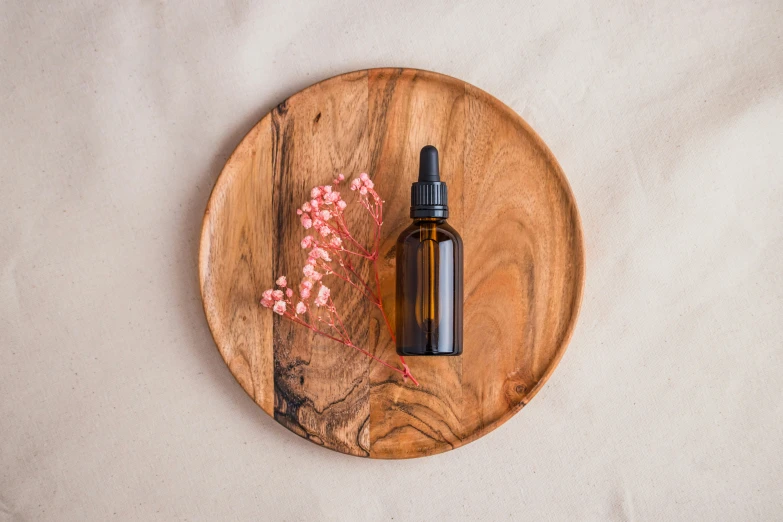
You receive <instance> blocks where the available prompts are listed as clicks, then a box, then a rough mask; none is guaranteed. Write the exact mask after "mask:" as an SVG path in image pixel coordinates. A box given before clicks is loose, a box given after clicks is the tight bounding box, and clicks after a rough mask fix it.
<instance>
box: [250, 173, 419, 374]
mask: <svg viewBox="0 0 783 522" xmlns="http://www.w3.org/2000/svg"><path fill="white" fill-rule="evenodd" d="M344 180H345V176H344V175H342V174H340V175H339V176H337V177H336V178H335V179H334V180H333V181H332V184H331V185H320V186H317V187H313V189H312V190H311V191H310V200H309V201H306V202H305V203H304V204H302V206H301V207H300V208H299V209H297V211H296V213H297V215H298V216H299V220H300V222H301V223H302V226H303V227H304V228H305V229H306V230H311V229H312V230H313V234H312V235H307V236H305V237H304V238H303V239H302V241H301V243H300V246H301V247H302V248H303V249H305V250H307V251H308V255H307V262H306V263H305V265H304V267H303V268H302V274H303V276H304V277H303V278H302V280H301V282H300V283H299V288H298V296H297V298H294V294H295V292H294V290H293V289H291V288H290V287H289V285H288V280H287V279H286V277H285V276H280V277H279V278H278V279H277V281H275V285H276V287H277V288H270V289H268V290H265V291H264V293H263V294H262V298H261V305H263V306H265V307H266V308H271V309H272V311H274V312H275V313H277V314H279V315H281V316H283V317H285V318H286V319H288V320H290V321H293V322H294V323H296V324H299V325H301V326H304V327H305V328H308V329H309V330H312V331H313V332H315V333H317V334H319V335H322V336H324V337H326V338H328V339H331V340H333V341H336V342H338V343H341V344H344V345H345V346H349V347H351V348H354V349H356V350H358V351H359V352H361V353H363V354H364V355H366V356H368V357H370V358H371V359H373V360H374V361H377V362H379V363H381V364H383V365H384V366H386V367H388V368H390V369H392V370H394V371H395V372H398V373H400V374H401V375H402V377H403V379H407V378H410V379H411V381H413V383H414V384H416V385H417V386H418V384H419V383H418V381H417V380H416V379H415V378H414V377H413V375H412V374H411V371H410V368H408V365H407V364H406V363H405V359H404V358H403V357H402V356H400V364H401V365H402V368H397V367H396V366H392V365H391V364H389V363H387V362H386V361H384V360H382V359H379V358H378V357H376V356H375V355H373V354H372V353H370V352H369V351H367V350H366V349H364V348H361V347H359V346H357V345H356V344H354V342H353V341H352V340H351V336H350V332H348V330H347V329H346V327H345V323H344V321H343V319H342V317H341V315H340V313H339V311H338V310H337V307H336V306H335V304H334V300H333V299H332V291H331V289H330V288H329V287H328V286H326V285H325V284H324V281H323V279H324V278H325V277H328V276H335V277H336V278H338V279H341V280H342V281H343V282H344V283H347V284H349V285H351V286H352V287H354V288H356V289H357V290H358V291H359V292H361V294H362V295H363V296H364V297H365V298H366V299H367V300H368V301H369V302H370V303H372V304H373V305H374V306H376V307H377V308H378V309H379V310H380V311H381V315H383V319H384V321H385V323H386V329H387V331H388V332H389V335H390V336H391V338H392V340H394V331H393V329H392V327H391V323H390V322H389V318H388V316H387V315H386V312H385V311H384V310H383V301H382V299H381V282H380V277H379V274H378V257H379V250H380V240H381V226H383V200H382V199H381V198H380V196H379V195H378V193H377V192H376V191H375V185H374V184H373V182H372V180H371V179H370V177H369V176H368V175H367V174H366V173H362V174H361V175H360V176H359V177H358V178H356V179H354V180H353V181H352V182H351V184H350V188H351V190H352V191H355V192H358V197H359V203H360V204H361V205H362V206H363V207H364V208H365V210H366V211H367V212H368V213H369V215H370V217H371V218H372V221H373V223H374V235H373V240H372V246H371V247H369V248H368V247H366V246H365V245H363V244H362V243H361V242H360V241H358V240H357V239H356V238H355V237H354V235H353V234H351V231H350V230H349V228H348V223H347V220H346V215H345V213H346V209H347V208H348V204H347V203H346V201H345V200H344V199H343V198H342V196H341V194H340V192H338V191H337V190H336V188H335V187H339V186H340V184H341V183H342V182H343V181H344ZM365 260H366V261H368V262H370V263H371V264H372V271H373V275H374V281H366V280H365V279H364V278H363V277H362V276H361V275H360V274H359V262H361V261H365Z"/></svg>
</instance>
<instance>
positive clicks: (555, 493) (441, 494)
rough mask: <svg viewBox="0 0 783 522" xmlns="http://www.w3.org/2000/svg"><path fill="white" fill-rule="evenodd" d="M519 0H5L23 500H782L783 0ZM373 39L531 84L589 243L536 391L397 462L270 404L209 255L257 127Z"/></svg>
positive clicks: (561, 514) (622, 506)
mask: <svg viewBox="0 0 783 522" xmlns="http://www.w3.org/2000/svg"><path fill="white" fill-rule="evenodd" d="M524 4H526V2H511V1H509V2H499V1H483V2H465V3H459V4H458V3H456V2H449V1H447V0H441V1H439V2H418V1H417V2H413V1H404V2H366V1H364V2H363V1H359V0H355V1H349V2H323V3H319V4H298V3H294V2H280V3H272V2H247V1H236V2H225V3H219V2H208V1H195V2H179V3H178V2H173V3H163V2H153V1H148V2H95V3H91V2H88V1H86V0H73V1H68V2H38V3H37V4H36V3H34V2H29V1H23V0H7V1H5V2H2V3H0V28H1V30H0V158H2V170H0V176H2V178H1V181H2V183H1V184H0V213H1V214H2V219H0V520H14V521H15V520H52V521H83V520H145V521H146V520H162V521H172V520H362V521H367V520H390V519H392V518H393V519H394V520H406V521H407V520H601V521H604V520H710V521H712V520H780V519H783V406H781V404H782V403H781V395H782V394H783V276H782V275H781V269H782V268H783V232H782V230H783V210H782V209H783V205H782V202H783V167H781V165H783V6H782V5H781V3H780V2H779V1H778V0H760V1H756V2H749V1H744V0H736V1H734V2H731V1H729V2H722V1H707V0H695V1H690V2H681V1H673V0H662V1H652V2H634V3H629V2H624V1H620V0H604V1H593V2H584V1H571V2H538V3H535V4H534V5H524ZM376 66H407V67H417V68H422V69H428V70H434V71H438V72H442V73H445V74H449V75H452V76H456V77H459V78H461V79H464V80H466V81H468V82H470V83H472V84H474V85H476V86H479V87H481V88H483V89H485V90H487V91H488V92H490V93H492V94H494V95H495V96H497V97H498V98H500V99H501V100H503V101H504V102H506V103H507V104H508V105H510V106H511V107H512V108H514V109H515V110H516V111H517V112H519V113H520V114H521V115H522V116H523V117H524V118H525V119H526V120H527V121H528V122H529V123H530V124H531V125H532V126H533V128H535V129H536V130H537V131H538V132H539V133H540V134H541V136H542V137H543V139H544V140H545V141H546V142H547V143H548V145H549V146H550V148H551V149H552V151H553V152H554V154H555V155H556V156H557V158H558V159H559V161H560V162H561V164H562V166H563V169H564V170H565V172H566V174H567V175H568V177H569V180H570V182H571V185H572V187H573V190H574V193H575V195H576V198H577V202H578V204H579V207H580V211H581V214H582V218H583V221H584V232H585V240H586V249H587V281H586V287H585V296H584V301H583V306H582V312H581V316H580V318H579V322H578V325H577V328H576V331H575V334H574V337H573V340H572V342H571V345H570V347H569V349H568V351H567V352H566V354H565V357H564V358H563V360H562V362H561V364H560V366H559V368H558V369H557V370H556V371H555V373H554V375H553V376H552V378H551V380H550V381H549V382H548V384H547V385H546V386H545V387H544V389H543V390H542V391H541V393H540V394H539V395H538V396H536V398H535V399H534V400H533V401H532V403H531V404H530V405H529V406H528V407H527V408H525V409H524V410H523V411H522V413H520V414H519V415H517V416H516V417H515V418H513V419H511V420H510V421H509V422H507V423H506V424H505V425H504V426H502V427H501V428H500V429H498V430H497V431H495V432H493V433H491V434H489V435H488V436H486V437H484V438H482V439H480V440H479V441H476V442H474V443H471V444H469V445H468V446H466V447H464V448H460V449H458V450H456V451H452V452H449V453H446V454H443V455H439V456H435V457H429V458H425V459H417V460H412V461H403V462H380V461H369V460H362V459H358V458H353V457H347V456H343V455H340V454H338V453H334V452H331V451H327V450H324V449H322V448H319V447H317V446H315V445H312V444H310V443H308V442H306V441H304V440H302V439H300V438H298V437H296V436H295V435H293V434H291V433H289V432H288V431H286V430H285V429H284V428H282V427H280V426H278V425H277V424H276V423H275V422H274V421H273V420H272V419H270V418H269V417H267V416H266V414H264V413H263V412H262V411H261V410H260V409H259V408H258V407H257V406H256V405H255V404H254V403H253V402H252V400H251V399H249V398H248V397H247V396H246V395H245V394H244V392H243V391H242V390H241V388H240V387H239V386H238V385H237V384H236V383H235V382H234V379H233V377H232V376H231V374H230V373H229V372H228V370H227V369H226V367H225V365H224V364H223V362H222V360H221V358H220V356H219V355H218V352H217V350H216V349H215V347H214V344H213V342H212V339H211V337H210V334H209V330H208V328H207V325H206V322H205V319H204V315H203V312H202V309H201V302H200V297H199V291H198V285H197V274H196V252H197V238H198V235H199V229H200V225H201V217H202V213H203V210H204V207H205V204H206V201H207V197H208V195H209V192H210V189H211V187H212V184H213V183H214V181H215V179H216V177H217V175H218V173H219V170H220V167H221V165H222V164H223V162H224V161H225V160H226V158H227V156H228V154H229V153H230V152H231V150H232V149H233V147H234V146H235V145H236V144H237V143H238V141H239V140H240V138H241V137H242V136H243V135H244V133H245V132H247V131H248V130H249V129H250V127H251V126H252V125H253V123H255V121H257V120H258V119H259V118H260V117H261V116H262V115H263V114H264V113H266V112H267V111H268V110H269V109H270V108H271V107H273V106H274V105H275V104H277V103H279V102H280V101H281V100H283V99H284V98H285V97H287V96H288V95H290V94H292V93H294V92H296V91H298V90H300V89H302V88H304V87H306V86H307V85H309V84H311V83H314V82H315V81H317V80H321V79H323V78H327V77H329V76H332V75H335V74H338V73H342V72H347V71H351V70H356V69H362V68H367V67H376Z"/></svg>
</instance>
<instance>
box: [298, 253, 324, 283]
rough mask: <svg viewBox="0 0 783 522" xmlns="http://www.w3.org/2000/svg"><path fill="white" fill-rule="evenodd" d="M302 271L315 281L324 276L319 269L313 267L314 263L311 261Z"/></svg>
mask: <svg viewBox="0 0 783 522" xmlns="http://www.w3.org/2000/svg"><path fill="white" fill-rule="evenodd" d="M311 259H312V258H311ZM308 261H309V260H308ZM302 273H303V274H304V275H305V277H306V278H308V279H312V280H314V281H318V280H320V279H321V277H322V276H321V274H320V273H318V271H316V269H315V268H313V265H311V264H309V263H308V264H306V265H305V266H304V268H303V269H302Z"/></svg>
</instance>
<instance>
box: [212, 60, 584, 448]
mask: <svg viewBox="0 0 783 522" xmlns="http://www.w3.org/2000/svg"><path fill="white" fill-rule="evenodd" d="M427 144H432V145H435V146H436V147H437V148H438V149H439V151H440V156H441V173H442V175H443V177H444V180H445V181H447V182H448V184H449V203H450V210H451V218H450V219H449V221H450V223H452V225H453V226H454V227H455V228H456V229H457V230H458V231H459V232H460V233H461V234H462V237H463V239H464V243H465V303H464V313H465V318H464V354H463V355H462V356H460V357H452V358H438V357H410V358H408V363H409V365H410V367H411V370H412V371H413V373H414V375H415V376H416V377H417V378H418V380H419V382H420V383H421V386H420V387H418V388H417V387H416V386H415V385H413V384H412V383H411V382H403V380H402V379H401V377H400V375H399V374H397V373H395V372H392V371H390V370H389V369H387V368H385V367H383V366H381V365H379V364H377V363H372V364H371V363H370V362H371V361H370V359H369V358H367V357H365V356H363V355H361V354H360V353H358V352H356V351H353V350H352V349H350V348H346V347H344V346H342V345H339V344H336V343H334V342H331V341H328V340H325V339H323V338H319V337H314V336H312V335H309V334H308V332H307V331H305V330H303V329H302V328H301V327H295V326H293V325H292V324H290V323H289V322H288V321H283V320H281V318H280V317H279V316H276V315H273V314H272V313H271V312H270V311H269V310H267V309H264V308H262V307H260V306H259V304H258V301H259V298H260V296H261V292H262V291H263V290H264V289H266V288H269V287H271V286H272V284H273V281H274V279H275V277H276V276H277V275H279V274H289V276H292V277H293V279H294V280H295V281H298V280H299V274H300V271H301V267H302V265H303V262H304V256H305V254H304V252H303V251H302V250H301V248H300V247H299V246H298V243H299V240H300V239H301V237H302V236H303V232H304V231H303V230H302V228H301V226H300V225H299V223H298V220H297V219H296V215H295V210H296V208H297V206H298V205H300V204H301V202H303V201H304V200H305V199H306V198H307V194H308V192H309V189H310V187H312V186H314V185H318V184H324V183H327V182H328V181H329V180H331V178H332V177H334V176H335V175H336V174H337V173H344V174H345V175H346V177H348V178H352V177H354V176H356V175H358V174H359V173H361V172H367V173H369V174H370V176H371V177H372V178H373V180H374V181H375V183H376V185H377V188H378V189H379V192H380V194H381V196H382V197H384V198H385V200H386V205H385V207H384V217H385V223H384V231H385V237H384V239H383V242H382V246H381V253H382V256H383V258H382V263H381V268H382V271H381V280H382V293H383V301H384V307H385V309H386V310H387V311H388V312H389V313H390V314H391V315H392V316H393V313H394V306H393V303H394V241H395V238H396V237H397V235H398V233H399V232H400V230H401V229H403V228H404V227H405V226H407V224H408V223H409V217H408V207H409V204H410V200H409V198H410V184H411V182H412V181H413V180H414V179H415V176H416V173H417V172H418V170H417V169H418V157H419V149H421V147H422V146H424V145H427ZM348 193H349V194H350V192H348ZM348 199H349V201H350V200H351V198H350V197H348ZM199 275H200V280H201V294H202V297H203V301H204V310H205V312H206V316H207V320H208V322H209V326H210V329H211V330H212V335H213V336H214V338H215V343H216V344H217V347H218V349H219V350H220V353H221V355H222V356H223V358H224V359H225V361H226V364H227V365H228V367H229V369H230V371H231V373H232V374H233V375H234V376H235V377H236V379H237V381H238V382H239V384H240V385H241V386H242V387H243V388H244V389H245V391H246V392H247V393H248V394H249V395H250V396H251V397H253V400H255V401H256V403H258V405H259V406H260V407H261V408H263V410H264V411H265V412H267V413H268V414H269V415H272V416H273V417H274V418H275V420H277V421H278V422H280V423H281V424H282V425H284V426H285V427H287V428H288V429H289V430H291V431H293V432H294V433H297V434H298V435H301V436H303V437H306V438H307V439H308V440H310V441H312V442H314V443H316V444H320V445H322V446H325V447H327V448H331V449H334V450H337V451H341V452H343V453H347V454H351V455H360V456H365V457H367V456H369V457H373V458H409V457H419V456H424V455H431V454H434V453H439V452H442V451H446V450H449V449H452V448H456V447H459V446H461V445H463V444H465V443H467V442H470V441H472V440H475V439H477V438H478V437H481V436H482V435H484V434H486V433H488V432H489V431H491V430H492V429H494V428H496V427H497V426H499V425H500V424H502V423H503V422H505V421H506V420H507V419H509V418H510V417H511V416H512V415H514V414H515V413H516V412H517V411H519V409H520V408H521V407H522V406H524V405H525V404H527V403H528V402H529V401H530V399H531V398H532V397H533V396H534V395H535V394H536V392H537V391H538V390H539V389H540V388H541V386H542V385H543V384H544V382H545V381H546V379H547V378H548V377H549V375H550V374H551V373H552V371H553V370H554V368H555V366H556V365H557V363H558V361H559V360H560V357H561V356H562V355H563V352H564V350H565V348H566V344H567V342H568V340H569V337H570V335H571V332H572V330H573V328H574V323H575V322H576V317H577V313H578V309H579V304H580V300H581V296H582V284H583V279H584V251H583V244H582V232H581V227H580V221H579V214H578V212H577V209H576V205H575V203H574V198H573V195H572V194H571V190H570V188H569V186H568V182H567V181H566V179H565V176H564V175H563V172H562V170H561V169H560V167H559V165H558V164H557V161H556V160H555V158H554V157H553V156H552V153H551V152H550V151H549V149H547V147H546V145H544V143H543V142H542V141H541V139H540V138H539V137H538V135H537V134H536V133H535V132H534V131H533V130H532V129H531V128H530V127H529V126H528V125H527V124H526V123H525V122H524V121H523V120H522V118H520V117H519V116H518V115H517V114H515V113H514V112H513V111H512V110H511V109H509V108H508V107H506V106H505V105H503V104H502V103H501V102H499V101H498V100H496V99H495V98H493V97H492V96H490V95H488V94H487V93H485V92H483V91H481V90H480V89H477V88H476V87H473V86H471V85H468V84H466V83H465V82H462V81H460V80H457V79H454V78H450V77H447V76H443V75H439V74H435V73H431V72H425V71H419V70H411V69H372V70H367V71H358V72H353V73H349V74H344V75H341V76H337V77H335V78H331V79H328V80H325V81H322V82H320V83H318V84H316V85H313V86H311V87H308V88H307V89H305V90H303V91H301V92H299V93H297V94H295V95H293V96H292V97H290V98H289V99H288V100H286V101H285V102H283V103H281V104H280V105H279V106H278V107H277V108H276V109H274V110H273V111H272V112H271V113H270V114H267V115H266V116H265V117H264V118H263V119H262V120H261V121H260V122H259V123H258V124H257V125H256V126H255V127H253V129H252V130H251V131H250V132H249V133H248V134H247V136H245V138H244V139H243V140H242V142H241V143H240V144H239V146H238V147H237V149H236V150H235V151H234V153H233V154H232V155H231V158H230V159H229V160H228V162H227V163H226V165H225V167H224V168H223V171H222V173H221V174H220V177H219V178H218V180H217V183H216V184H215V188H214V190H213V192H212V195H211V197H210V200H209V204H208V206H207V210H206V213H205V215H204V223H203V230H202V236H201V246H200V255H199ZM340 298H341V299H342V303H341V304H342V305H343V306H349V307H350V309H351V310H352V312H351V314H350V320H349V325H348V326H349V328H350V329H351V331H352V332H353V333H354V340H355V342H356V341H359V342H360V343H362V344H363V345H364V346H367V347H368V349H371V350H372V351H373V352H374V353H375V354H376V355H377V356H379V357H382V358H384V359H386V360H388V361H396V360H397V359H396V355H395V351H394V345H393V343H392V342H391V340H390V339H389V337H388V334H387V333H386V332H385V330H384V328H383V323H382V317H381V316H380V315H379V313H377V310H371V309H370V307H368V306H367V305H366V304H365V303H363V302H361V301H360V300H359V299H357V298H356V297H355V296H353V295H351V294H350V293H345V294H343V295H342V296H341V297H340Z"/></svg>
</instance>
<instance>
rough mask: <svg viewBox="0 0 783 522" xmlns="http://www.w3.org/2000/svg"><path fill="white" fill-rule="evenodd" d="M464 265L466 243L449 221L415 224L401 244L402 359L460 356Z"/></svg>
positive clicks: (398, 316)
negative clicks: (404, 356) (463, 242)
mask: <svg viewBox="0 0 783 522" xmlns="http://www.w3.org/2000/svg"><path fill="white" fill-rule="evenodd" d="M462 264H463V260H462V238H461V237H460V235H459V234H458V233H457V231H456V230H454V229H453V228H452V227H451V226H450V225H449V224H448V223H446V220H445V219H441V218H418V219H415V220H414V221H413V223H412V224H411V225H410V226H409V227H408V228H406V229H405V230H403V231H402V233H401V234H400V236H399V237H398V238H397V295H396V314H395V319H396V334H397V353H398V354H400V355H460V354H461V353H462Z"/></svg>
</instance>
